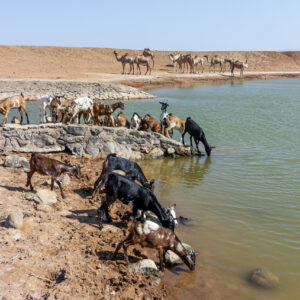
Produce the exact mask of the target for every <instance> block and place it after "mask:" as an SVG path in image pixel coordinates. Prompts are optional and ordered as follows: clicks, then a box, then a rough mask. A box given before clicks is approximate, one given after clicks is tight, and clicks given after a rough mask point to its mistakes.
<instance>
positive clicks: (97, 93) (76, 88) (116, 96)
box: [0, 80, 155, 100]
mask: <svg viewBox="0 0 300 300" xmlns="http://www.w3.org/2000/svg"><path fill="white" fill-rule="evenodd" d="M21 92H22V93H23V94H24V95H25V97H26V99H28V100H37V99H38V98H39V97H41V96H43V95H61V96H65V97H66V98H67V99H69V100H73V99H74V98H79V97H83V96H88V97H90V98H92V99H93V100H134V99H152V98H155V96H153V95H150V94H149V93H146V92H144V91H142V90H140V89H138V88H134V87H130V86H126V85H122V84H109V83H98V82H79V81H57V80H1V81H0V100H1V99H4V98H6V97H9V96H13V95H19V94H20V93H21Z"/></svg>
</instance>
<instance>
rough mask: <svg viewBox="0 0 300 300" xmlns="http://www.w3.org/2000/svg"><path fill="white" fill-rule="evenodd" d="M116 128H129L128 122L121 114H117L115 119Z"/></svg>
mask: <svg viewBox="0 0 300 300" xmlns="http://www.w3.org/2000/svg"><path fill="white" fill-rule="evenodd" d="M116 126H117V127H126V128H130V122H129V121H128V120H127V119H126V117H125V115H124V114H123V112H119V113H118V115H117V119H116Z"/></svg>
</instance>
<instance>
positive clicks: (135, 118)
mask: <svg viewBox="0 0 300 300" xmlns="http://www.w3.org/2000/svg"><path fill="white" fill-rule="evenodd" d="M141 124H142V117H141V116H140V115H139V114H138V113H136V112H134V113H133V115H132V117H131V128H134V129H136V130H139V129H140V127H141Z"/></svg>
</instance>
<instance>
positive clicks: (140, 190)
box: [0, 94, 213, 270]
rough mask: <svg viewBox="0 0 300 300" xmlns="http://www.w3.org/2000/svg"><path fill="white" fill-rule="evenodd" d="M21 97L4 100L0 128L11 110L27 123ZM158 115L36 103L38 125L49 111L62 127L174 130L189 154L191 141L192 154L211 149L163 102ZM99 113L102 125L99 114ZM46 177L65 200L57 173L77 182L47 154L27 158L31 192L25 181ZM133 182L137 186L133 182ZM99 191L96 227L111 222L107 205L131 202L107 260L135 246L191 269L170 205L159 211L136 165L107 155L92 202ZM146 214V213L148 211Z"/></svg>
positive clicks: (87, 103) (44, 100)
mask: <svg viewBox="0 0 300 300" xmlns="http://www.w3.org/2000/svg"><path fill="white" fill-rule="evenodd" d="M25 103H26V102H25V100H24V96H23V94H21V95H20V96H13V97H9V98H7V99H5V100H4V101H3V102H2V103H1V104H0V113H2V114H4V121H3V123H2V125H5V123H6V122H7V117H8V112H9V109H13V108H17V109H18V110H19V112H20V115H21V122H22V121H23V113H22V110H21V108H23V109H24V111H25V114H26V117H27V122H28V123H29V119H28V114H27V112H26V105H25ZM160 104H161V116H160V120H159V121H158V120H156V119H154V118H153V117H152V116H151V115H149V114H146V115H145V116H144V118H142V117H141V116H139V115H138V114H137V113H134V114H133V116H132V118H131V120H130V121H129V120H127V119H126V117H125V116H124V114H123V113H122V112H120V113H119V114H118V116H117V118H116V120H115V119H114V117H113V116H112V113H113V112H114V111H115V110H116V109H117V108H120V109H124V104H123V103H122V102H117V103H114V104H112V105H105V104H102V103H93V100H92V99H90V98H88V97H83V98H79V99H75V100H73V101H72V102H71V103H70V104H68V103H65V104H63V99H62V98H61V97H58V96H55V97H51V96H45V97H41V98H40V99H39V100H38V106H39V109H40V117H41V122H42V123H44V122H46V121H47V120H46V119H47V118H46V117H47V115H46V109H47V108H48V107H49V108H50V111H51V120H52V121H57V120H58V119H59V118H60V119H61V121H63V122H65V123H72V122H74V120H75V119H76V118H78V122H80V117H81V116H83V119H84V121H85V122H86V123H88V122H91V123H92V124H96V125H101V124H103V123H104V124H105V125H110V126H115V125H116V126H124V127H128V128H134V129H136V130H146V131H154V132H158V133H162V134H165V135H166V136H167V137H170V134H171V131H172V129H177V130H178V131H179V132H180V133H181V138H182V142H183V144H184V136H185V134H186V133H189V134H190V143H191V144H190V146H191V152H192V150H193V146H192V138H194V141H195V144H196V148H197V151H198V153H199V154H200V155H201V152H200V150H199V148H198V144H199V142H200V141H201V142H202V143H203V145H204V148H205V151H206V154H207V155H208V156H209V155H210V154H211V150H212V148H213V147H211V146H209V144H208V142H207V140H206V137H205V134H204V132H203V130H202V129H201V127H200V126H199V125H198V124H197V123H196V122H195V121H193V120H192V119H191V118H190V117H188V118H187V119H186V120H185V121H184V120H182V119H180V118H179V117H177V116H174V115H173V114H171V113H168V112H167V108H168V106H169V104H168V103H166V102H160ZM103 115H104V117H105V118H104V121H103V120H102V119H101V116H103ZM116 170H121V171H123V172H124V173H125V176H123V175H120V174H117V173H115V172H114V171H116ZM36 172H37V173H39V174H42V175H47V176H51V190H53V187H54V183H57V184H58V186H59V188H60V191H61V196H62V197H63V198H65V194H64V192H63V188H62V183H61V182H60V179H59V178H60V175H61V174H63V173H66V172H68V173H69V174H71V175H73V176H76V177H77V178H81V177H82V175H81V167H80V165H75V166H69V165H67V164H65V163H63V162H60V161H58V160H55V159H52V158H49V157H47V156H44V155H41V154H38V153H33V154H32V156H31V159H30V171H28V172H27V184H26V186H30V189H31V190H33V185H32V182H31V179H32V176H33V174H34V173H36ZM136 181H138V182H139V183H140V184H138V183H136ZM103 193H105V197H102V202H101V206H100V208H99V209H98V216H99V227H100V229H102V223H103V222H108V223H111V222H112V219H111V217H110V215H109V207H110V205H111V204H112V203H113V202H115V201H116V200H117V199H119V200H120V201H122V202H123V203H124V204H132V206H133V209H132V216H133V219H134V221H133V223H132V225H131V228H130V230H129V232H130V233H129V235H128V237H127V238H126V239H125V240H124V241H122V242H121V243H119V244H118V245H117V247H116V250H115V253H114V255H113V257H114V258H115V257H116V255H117V253H118V251H119V249H120V248H121V247H123V249H124V255H125V259H126V260H127V262H128V256H127V248H128V246H130V245H134V244H137V243H138V244H141V245H142V246H147V247H151V248H155V249H157V250H158V251H159V257H160V267H161V268H163V261H164V254H165V252H166V251H167V250H172V251H173V252H175V253H176V254H177V255H178V256H179V257H180V258H181V259H182V260H183V262H184V263H185V264H186V265H187V266H188V267H189V269H190V270H194V268H195V259H196V254H195V252H194V251H193V250H187V249H186V248H185V247H184V245H183V244H182V243H181V241H180V240H179V239H178V237H177V236H176V234H175V233H174V227H175V225H176V224H177V223H178V222H177V218H176V214H175V210H174V206H172V207H170V208H169V209H167V210H164V209H163V208H162V206H161V205H160V203H159V201H158V199H157V198H156V196H155V195H154V180H151V181H148V180H147V178H146V177H145V175H144V173H143V171H142V169H141V168H140V166H139V165H138V164H137V163H136V162H133V161H131V160H128V159H125V158H122V157H118V156H117V155H116V154H110V155H108V156H107V158H106V160H105V161H104V162H103V165H102V172H101V174H100V176H99V178H98V179H97V180H96V182H95V183H94V187H93V193H92V197H93V199H94V200H96V199H97V198H98V197H99V194H103ZM150 212H151V213H152V214H151V213H150Z"/></svg>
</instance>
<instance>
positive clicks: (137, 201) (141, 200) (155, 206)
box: [98, 173, 175, 230]
mask: <svg viewBox="0 0 300 300" xmlns="http://www.w3.org/2000/svg"><path fill="white" fill-rule="evenodd" d="M105 192H106V199H104V200H103V201H102V205H101V207H100V208H99V209H98V215H99V217H100V222H99V226H100V229H101V228H102V222H109V223H110V222H112V219H111V217H110V215H109V214H108V208H109V206H110V205H111V204H112V203H113V202H115V201H116V200H117V199H119V200H120V201H122V202H123V203H124V204H129V203H130V202H131V201H132V202H133V216H134V217H136V216H137V212H138V210H142V211H147V210H150V211H152V212H153V213H154V214H156V215H157V217H158V219H159V220H160V222H161V224H162V225H163V226H164V227H166V228H170V229H172V230H174V226H175V224H174V220H173V221H171V220H170V218H169V217H168V216H167V214H166V213H165V212H164V210H163V208H162V207H161V205H160V204H159V202H158V200H157V199H156V197H155V195H154V194H153V192H152V191H151V190H150V189H148V188H145V187H143V186H140V185H139V184H137V183H135V182H133V181H131V180H130V179H129V178H127V177H125V176H122V175H119V174H116V173H111V174H109V175H108V180H107V182H106V185H105Z"/></svg>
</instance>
